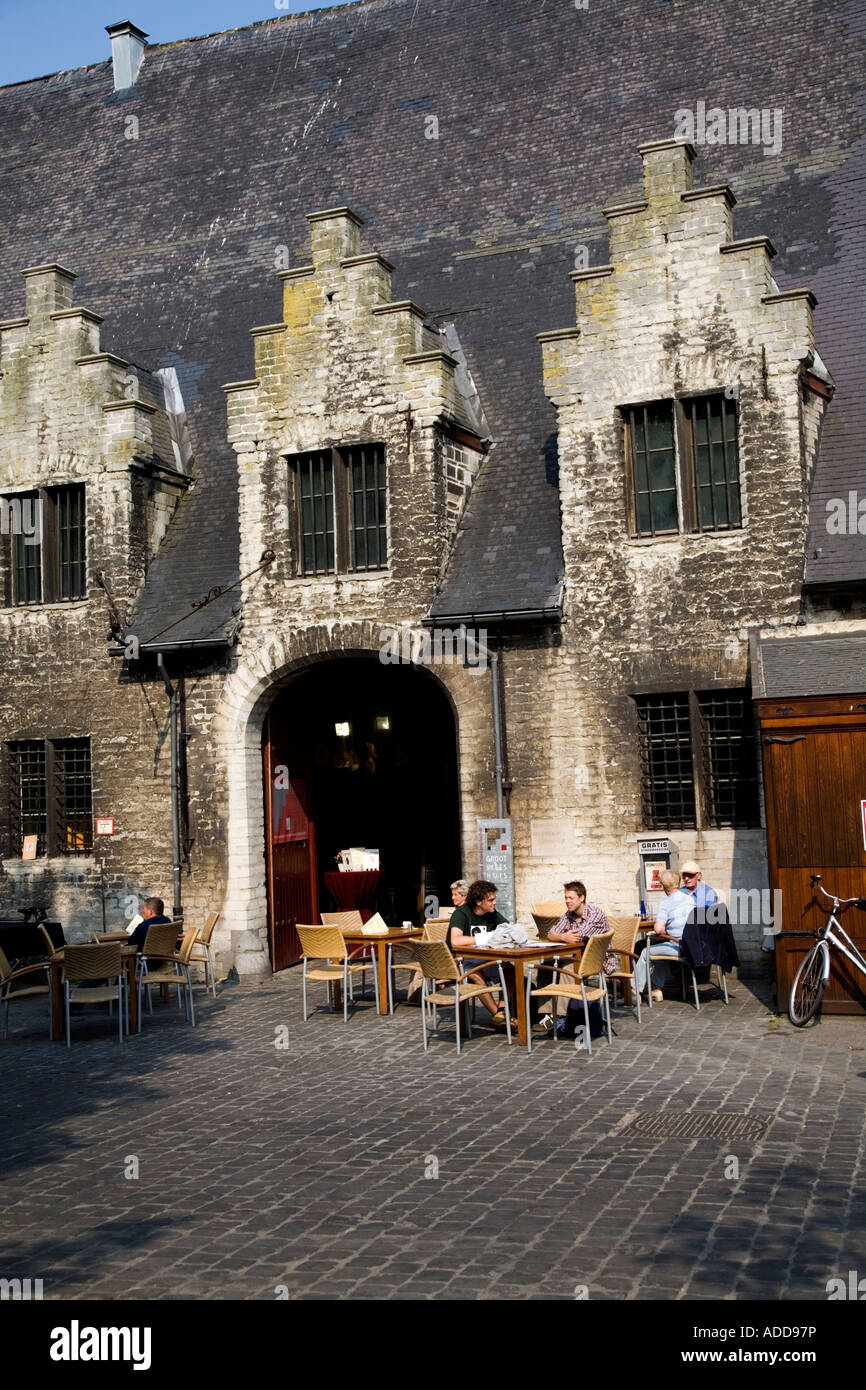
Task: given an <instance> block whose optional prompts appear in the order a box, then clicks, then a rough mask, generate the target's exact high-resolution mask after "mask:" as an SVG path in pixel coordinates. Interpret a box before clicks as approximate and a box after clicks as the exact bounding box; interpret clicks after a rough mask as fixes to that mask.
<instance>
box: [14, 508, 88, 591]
mask: <svg viewBox="0 0 866 1390" xmlns="http://www.w3.org/2000/svg"><path fill="white" fill-rule="evenodd" d="M2 508H3V530H4V531H6V532H8V534H9V549H8V551H7V556H8V563H7V565H6V566H5V568H6V572H7V581H6V601H7V602H8V603H12V604H36V603H57V602H63V601H65V600H71V599H79V598H84V597H85V596H86V593H87V565H86V544H85V511H84V484H83V483H71V484H69V485H67V486H64V487H48V488H35V489H32V490H31V491H29V492H23V493H16V494H14V495H11V496H9V495H6V496H4V497H3V498H2Z"/></svg>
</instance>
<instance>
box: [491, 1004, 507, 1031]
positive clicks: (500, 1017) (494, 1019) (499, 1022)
mask: <svg viewBox="0 0 866 1390" xmlns="http://www.w3.org/2000/svg"><path fill="white" fill-rule="evenodd" d="M490 1026H491V1028H501V1029H502V1031H503V1033H504V1032H505V1010H504V1009H498V1010H497V1012H496V1013H495V1014H491V1016H490Z"/></svg>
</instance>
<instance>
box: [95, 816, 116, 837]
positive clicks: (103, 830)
mask: <svg viewBox="0 0 866 1390" xmlns="http://www.w3.org/2000/svg"><path fill="white" fill-rule="evenodd" d="M96 833H97V835H113V834H114V819H113V817H112V816H97V818H96Z"/></svg>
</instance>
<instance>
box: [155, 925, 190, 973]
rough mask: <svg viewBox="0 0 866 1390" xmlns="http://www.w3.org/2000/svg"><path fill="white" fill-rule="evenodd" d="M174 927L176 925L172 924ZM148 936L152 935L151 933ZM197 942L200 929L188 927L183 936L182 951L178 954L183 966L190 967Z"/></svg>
mask: <svg viewBox="0 0 866 1390" xmlns="http://www.w3.org/2000/svg"><path fill="white" fill-rule="evenodd" d="M173 925H174V923H172V926H173ZM148 935H150V933H149V932H148ZM197 940H198V928H197V927H187V929H186V931H185V932H184V934H183V940H182V941H181V943H180V950H179V951H178V953H177V958H178V960H179V961H180V963H181V965H189V962H190V957H191V956H192V948H193V946H194V945H195V943H196V941H197Z"/></svg>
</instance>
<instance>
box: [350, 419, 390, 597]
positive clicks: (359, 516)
mask: <svg viewBox="0 0 866 1390" xmlns="http://www.w3.org/2000/svg"><path fill="white" fill-rule="evenodd" d="M346 462H347V464H348V468H349V486H350V488H351V494H352V507H351V516H352V569H354V570H370V569H372V570H375V569H381V568H382V566H383V565H384V564H385V562H386V560H387V558H388V539H387V528H386V524H385V495H386V494H385V450H384V449H383V448H382V446H381V445H380V444H373V445H363V446H361V447H360V448H357V449H347V450H346Z"/></svg>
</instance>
